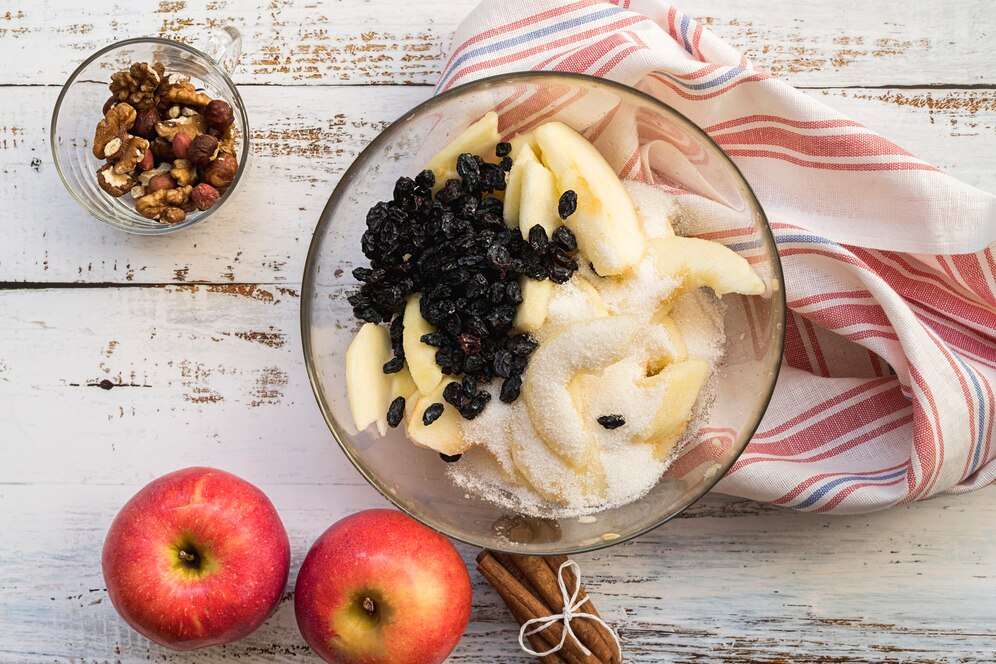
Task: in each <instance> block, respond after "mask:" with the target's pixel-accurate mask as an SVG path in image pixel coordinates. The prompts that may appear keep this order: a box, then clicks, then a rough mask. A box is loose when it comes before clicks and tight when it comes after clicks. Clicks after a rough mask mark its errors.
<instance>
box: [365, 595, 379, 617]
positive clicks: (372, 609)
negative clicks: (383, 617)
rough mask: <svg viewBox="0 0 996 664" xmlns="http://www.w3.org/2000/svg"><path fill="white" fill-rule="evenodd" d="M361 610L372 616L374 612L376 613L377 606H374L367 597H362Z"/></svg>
mask: <svg viewBox="0 0 996 664" xmlns="http://www.w3.org/2000/svg"><path fill="white" fill-rule="evenodd" d="M363 610H364V611H366V612H367V613H368V614H370V615H371V616H372V615H373V614H374V612H376V610H377V606H376V605H375V604H374V601H373V600H372V599H370V598H369V597H364V598H363Z"/></svg>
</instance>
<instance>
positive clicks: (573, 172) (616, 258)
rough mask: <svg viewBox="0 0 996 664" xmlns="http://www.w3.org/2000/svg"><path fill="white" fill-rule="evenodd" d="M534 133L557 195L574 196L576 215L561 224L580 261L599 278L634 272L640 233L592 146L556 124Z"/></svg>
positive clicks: (627, 203) (612, 173) (617, 184)
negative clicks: (570, 235) (588, 264)
mask: <svg viewBox="0 0 996 664" xmlns="http://www.w3.org/2000/svg"><path fill="white" fill-rule="evenodd" d="M534 131H535V134H536V143H537V144H538V145H539V147H540V151H541V152H542V155H543V163H544V164H546V165H547V167H548V168H549V169H550V170H551V171H553V174H554V175H555V176H556V178H557V187H558V189H559V190H560V192H564V191H566V190H568V189H573V190H574V192H575V193H577V195H578V208H577V211H576V212H575V213H574V214H572V215H571V216H570V217H568V218H567V221H565V222H564V223H565V224H566V225H567V226H568V227H569V228H570V229H571V230H572V231H574V234H575V235H576V236H577V239H578V246H579V247H580V249H581V253H582V255H584V256H585V258H587V259H588V260H590V261H591V262H592V264H593V265H594V266H595V272H597V273H598V274H600V275H602V276H603V277H604V276H611V275H616V274H622V273H623V272H626V271H627V270H629V269H630V268H632V267H634V266H635V265H636V264H637V263H639V262H640V259H641V258H642V257H643V250H644V239H643V231H642V229H641V227H640V222H639V220H638V219H637V216H636V210H635V208H634V207H633V201H632V200H631V199H630V197H629V194H628V193H627V192H626V189H625V188H624V187H623V185H622V182H620V181H619V176H618V175H616V172H615V171H614V170H613V169H612V167H611V166H609V164H608V162H606V161H605V158H604V157H602V155H601V154H600V153H599V152H598V150H597V149H595V146H593V145H592V144H591V143H589V142H588V140H587V139H586V138H585V137H584V136H582V135H581V134H579V133H577V132H576V131H574V130H573V129H571V128H570V127H568V126H567V125H565V124H563V123H562V122H548V123H546V124H544V125H541V126H539V127H537V128H536V129H535V130H534Z"/></svg>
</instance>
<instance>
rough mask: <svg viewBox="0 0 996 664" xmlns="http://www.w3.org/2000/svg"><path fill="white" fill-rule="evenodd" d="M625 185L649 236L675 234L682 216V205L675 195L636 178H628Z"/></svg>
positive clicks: (644, 230)
mask: <svg viewBox="0 0 996 664" xmlns="http://www.w3.org/2000/svg"><path fill="white" fill-rule="evenodd" d="M623 186H624V187H625V188H626V191H627V192H628V193H629V196H630V198H632V199H633V205H635V206H636V213H637V215H639V217H640V221H641V222H642V224H643V233H644V234H645V235H646V236H647V237H667V236H668V235H674V227H675V226H677V225H678V223H677V222H678V221H679V220H680V217H681V206H680V204H679V203H678V200H677V199H676V198H675V197H674V196H672V195H671V194H669V193H667V192H666V191H664V190H663V189H661V188H660V187H655V186H653V185H649V184H646V183H644V182H637V181H636V180H626V181H625V182H623Z"/></svg>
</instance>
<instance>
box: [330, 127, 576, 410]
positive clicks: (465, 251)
mask: <svg viewBox="0 0 996 664" xmlns="http://www.w3.org/2000/svg"><path fill="white" fill-rule="evenodd" d="M509 150H510V146H509V144H508V143H499V144H498V147H497V149H496V151H495V153H496V155H497V156H498V157H500V158H501V161H500V162H499V163H498V164H491V163H488V162H485V161H484V160H483V159H481V157H479V156H477V155H473V154H469V153H464V154H461V155H460V156H459V157H458V158H457V162H456V171H457V174H458V176H459V177H458V178H454V179H451V180H447V181H446V182H445V183H444V184H443V186H442V187H441V188H440V189H439V191H437V192H436V194H435V196H433V195H432V188H433V186H435V184H436V182H435V177H434V175H433V173H432V171H428V170H426V171H422V172H421V173H419V174H418V176H416V177H415V178H414V179H412V178H408V177H402V178H399V179H398V181H397V182H396V183H395V185H394V197H393V199H392V200H390V201H381V202H379V203H377V204H376V205H374V206H373V207H372V208H370V210H369V211H368V212H367V219H366V225H367V229H366V231H365V232H364V233H363V237H362V239H361V245H362V249H363V253H364V255H365V256H366V257H367V258H368V259H370V266H369V267H358V268H356V269H354V270H353V276H354V277H355V278H356V279H357V280H358V281H359V282H360V288H359V290H358V291H357V292H355V293H354V294H352V295H350V296H349V303H350V304H351V305H352V306H353V313H354V315H355V316H356V317H357V318H359V319H360V320H363V321H367V322H371V323H387V324H389V325H390V330H391V345H392V348H393V353H394V357H393V358H392V359H391V360H390V361H388V362H387V364H385V365H384V372H385V373H394V372H397V371H400V370H401V368H402V366H403V365H404V360H405V357H404V349H403V347H402V341H401V340H402V334H403V332H404V328H403V322H402V320H403V319H402V316H403V313H404V309H405V302H406V298H407V297H408V296H409V295H411V294H412V293H421V294H422V297H421V300H420V309H421V313H422V317H423V318H425V320H426V321H428V322H429V323H431V324H432V325H433V326H435V328H436V332H433V333H430V334H426V335H424V336H423V337H422V341H423V342H425V343H427V344H429V345H430V346H434V347H436V348H437V349H438V350H437V351H436V363H437V364H438V365H439V366H440V368H441V369H442V372H443V374H446V375H453V376H455V375H460V374H463V379H462V380H460V381H458V382H454V383H451V384H450V385H448V386H447V387H446V390H445V392H444V394H443V397H444V399H445V400H446V401H447V402H448V403H449V404H450V405H452V406H453V407H454V408H456V409H457V410H458V411H459V412H460V414H461V415H462V416H463V417H465V418H466V419H473V418H475V417H477V416H478V415H479V414H480V413H481V412H482V411H483V410H484V408H485V407H486V406H487V404H488V402H489V401H490V400H491V394H490V393H489V392H488V391H487V390H484V389H482V388H481V386H482V385H483V384H484V383H487V382H489V381H491V380H492V379H494V378H495V377H498V378H501V379H503V382H502V387H501V393H500V394H499V398H500V399H501V400H502V401H504V402H506V403H511V402H512V401H515V399H517V398H518V396H519V389H520V388H521V386H522V374H523V372H524V371H525V369H526V365H527V364H528V361H529V355H530V354H531V353H532V352H533V351H534V350H535V349H536V346H537V342H536V341H535V340H533V339H532V338H531V337H529V335H526V334H516V333H514V330H513V329H512V320H513V319H514V318H515V312H516V309H517V308H518V306H519V304H520V303H521V302H522V290H521V288H520V286H519V277H521V276H526V277H528V278H530V279H536V280H543V279H551V280H552V281H554V282H556V283H564V282H566V281H568V280H569V279H570V278H571V277H572V276H573V275H574V272H575V271H576V270H577V269H578V263H577V260H576V256H577V240H576V238H575V237H574V234H573V233H572V232H571V231H570V229H568V228H567V227H565V226H561V227H559V228H557V230H556V231H555V232H554V233H553V236H552V237H549V236H548V235H547V233H546V231H545V230H544V229H543V227H542V226H539V225H536V226H534V227H533V228H532V229H530V231H529V238H528V240H526V239H523V237H522V234H521V233H520V232H519V230H518V229H509V228H508V227H507V226H506V225H505V222H504V220H503V216H502V200H501V199H500V198H496V197H495V196H494V192H496V191H504V189H505V176H506V174H507V172H508V171H509V169H511V167H512V159H511V158H510V157H509V156H508V153H509ZM576 206H577V196H576V195H575V194H574V192H573V191H568V192H565V193H564V195H563V196H562V197H561V200H560V205H559V213H560V216H561V218H563V219H566V218H567V217H568V216H569V215H570V214H572V213H573V212H574V210H575V208H576ZM394 411H395V412H393V413H391V415H394V416H395V417H393V418H391V419H399V418H398V415H399V412H398V411H399V409H398V408H397V407H395V408H394ZM433 414H434V415H435V416H436V417H438V414H437V413H435V412H434V413H433ZM433 421H434V418H433Z"/></svg>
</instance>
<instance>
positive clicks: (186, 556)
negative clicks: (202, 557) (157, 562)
mask: <svg viewBox="0 0 996 664" xmlns="http://www.w3.org/2000/svg"><path fill="white" fill-rule="evenodd" d="M177 555H178V556H179V557H180V560H185V561H187V562H193V561H195V560H197V556H195V555H194V554H192V553H187V552H186V551H182V550H181V551H180V553H178V554H177Z"/></svg>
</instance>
